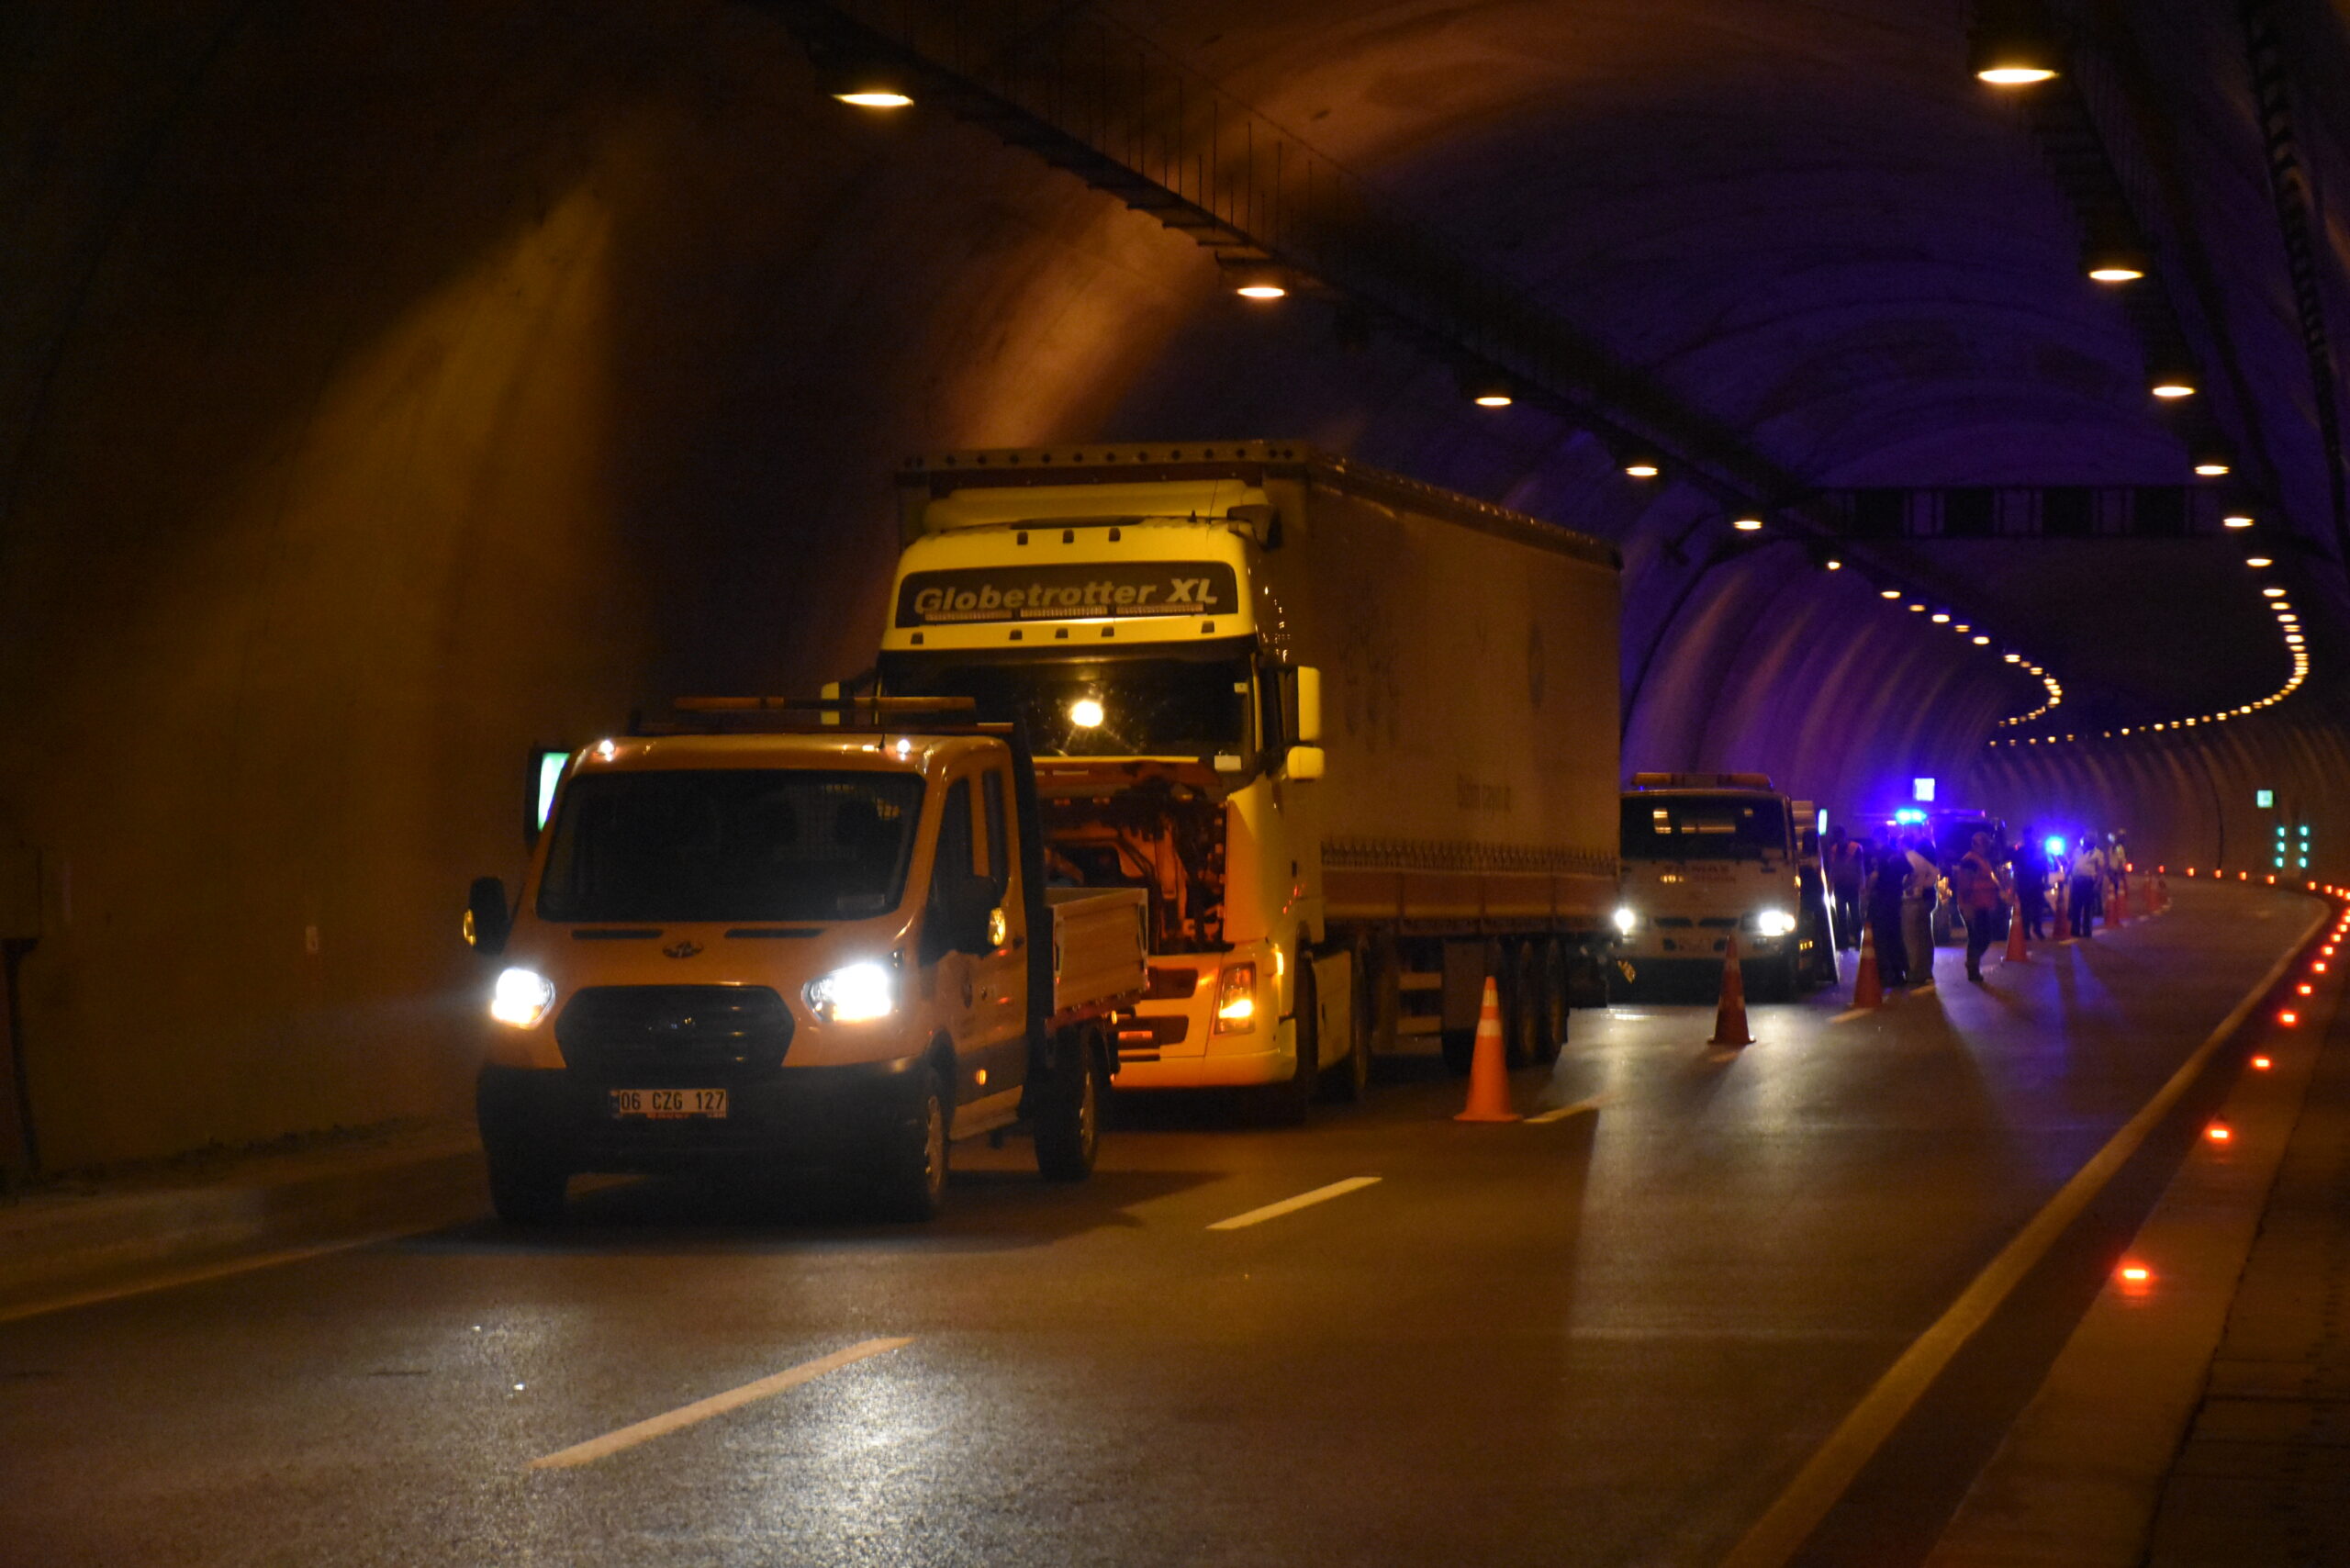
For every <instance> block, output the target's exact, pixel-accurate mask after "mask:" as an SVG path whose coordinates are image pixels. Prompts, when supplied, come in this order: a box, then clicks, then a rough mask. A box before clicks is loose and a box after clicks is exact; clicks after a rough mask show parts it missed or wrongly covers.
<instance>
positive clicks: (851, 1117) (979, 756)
mask: <svg viewBox="0 0 2350 1568" xmlns="http://www.w3.org/2000/svg"><path fill="white" fill-rule="evenodd" d="M815 706H819V705H816V704H805V705H803V704H790V703H780V702H777V701H774V700H762V699H704V700H688V701H685V702H681V703H680V704H679V708H680V711H681V714H682V715H683V717H682V720H681V722H679V723H677V724H674V725H669V726H664V727H662V728H661V729H660V730H658V731H655V732H650V733H643V734H631V735H628V736H625V737H620V738H615V739H610V740H605V741H602V742H599V743H598V744H597V745H593V746H589V747H588V748H587V749H585V750H583V751H581V752H579V753H578V754H576V756H573V757H572V759H571V760H570V763H569V765H568V767H566V769H565V774H564V777H563V778H562V780H561V783H560V784H559V786H558V788H557V790H556V793H555V797H554V808H553V814H552V818H551V821H550V823H549V825H548V827H547V829H546V831H545V832H544V833H543V834H542V835H541V836H540V839H539V841H538V843H537V845H536V846H535V848H534V851H533V853H532V858H531V864H530V868H529V871H528V873H527V875H526V876H525V877H524V879H523V883H522V888H521V896H520V902H519V903H518V904H515V905H512V906H509V903H508V902H507V895H506V890H505V887H504V885H503V883H502V882H501V881H499V880H498V879H495V878H486V879H480V880H478V881H476V883H475V885H474V888H473V891H472V896H471V898H470V900H469V902H468V907H467V911H466V918H465V933H466V936H467V939H468V940H469V941H470V942H471V943H472V944H473V945H474V946H475V947H476V949H477V950H479V951H481V952H483V953H485V954H486V955H494V956H496V958H497V959H498V966H499V967H498V975H497V979H496V981H495V984H494V988H493V994H492V996H491V999H490V1002H489V1005H488V1009H487V1011H488V1019H487V1021H486V1023H487V1028H488V1039H487V1061H486V1064H485V1066H484V1067H483V1069H482V1071H481V1075H480V1079H479V1083H478V1091H477V1112H478V1117H479V1121H480V1126H481V1135H482V1144H483V1148H484V1150H485V1152H486V1153H487V1159H488V1165H489V1175H490V1189H491V1195H492V1198H493V1200H494V1202H495V1204H496V1206H497V1209H498V1213H499V1215H501V1216H502V1217H505V1218H507V1219H509V1220H510V1221H517V1222H542V1221H545V1220H550V1219H553V1218H554V1217H556V1216H557V1215H560V1213H561V1212H562V1209H563V1204H564V1193H565V1182H567V1180H568V1179H569V1177H571V1176H572V1175H574V1174H576V1173H580V1172H585V1171H664V1170H688V1169H690V1170H705V1169H718V1170H727V1171H730V1172H738V1173H749V1174H762V1173H766V1172H771V1171H776V1170H789V1169H794V1168H800V1167H808V1166H822V1167H830V1168H834V1169H838V1170H845V1171H847V1172H849V1173H851V1174H852V1175H853V1176H854V1177H855V1179H856V1180H857V1181H858V1182H861V1183H862V1184H863V1185H864V1186H865V1188H866V1189H867V1192H868V1193H869V1194H870V1195H871V1196H872V1197H874V1198H875V1199H876V1200H878V1203H879V1204H880V1205H881V1206H882V1207H884V1208H885V1209H887V1210H888V1211H890V1212H891V1213H893V1214H896V1215H901V1216H904V1217H912V1218H927V1217H929V1216H930V1215H933V1214H934V1213H935V1212H936V1211H937V1209H938V1206H939V1204H940V1203H941V1201H942V1198H943V1194H944V1184H945V1181H946V1165H947V1144H948V1141H949V1140H950V1139H952V1138H958V1137H972V1136H976V1135H979V1134H982V1133H991V1132H1001V1131H1003V1130H1006V1129H1013V1128H1021V1129H1024V1130H1027V1131H1030V1132H1032V1133H1033V1134H1034V1135H1035V1145H1036V1159H1037V1163H1038V1166H1039V1168H1040V1169H1041V1170H1043V1171H1044V1173H1045V1174H1046V1176H1048V1177H1054V1178H1060V1179H1069V1180H1073V1179H1078V1178H1081V1177H1083V1176H1084V1175H1085V1174H1087V1173H1088V1172H1089V1171H1090V1170H1091V1168H1092V1164H1093V1159H1094V1155H1095V1149H1096V1147H1097V1140H1098V1137H1099V1126H1100V1121H1099V1114H1100V1104H1101V1100H1102V1093H1103V1092H1104V1090H1105V1089H1106V1087H1107V1084H1108V1081H1109V1079H1110V1077H1111V1075H1112V1074H1113V1072H1114V1071H1115V1070H1116V1058H1115V1056H1114V1053H1113V1050H1112V1048H1111V1046H1110V1043H1109V1040H1108V1038H1107V1036H1106V1034H1105V1029H1104V1025H1105V1024H1106V1021H1107V1020H1108V1019H1109V1018H1110V1017H1111V1016H1112V1015H1113V1013H1114V1012H1115V1011H1116V1009H1118V1008H1119V1007H1121V1006H1129V1005H1131V1004H1132V1003H1133V1002H1134V1001H1135V1000H1136V998H1137V997H1139V996H1140V995H1141V993H1142V991H1144V989H1145V980H1144V973H1143V953H1144V941H1145V934H1144V931H1143V924H1142V922H1143V915H1144V904H1143V900H1142V897H1141V895H1140V894H1138V893H1135V892H1131V891H1125V890H1101V891H1094V892H1083V891H1072V890H1054V889H1052V888H1050V887H1049V886H1048V885H1047V881H1048V879H1047V876H1046V871H1045V867H1044V859H1043V855H1042V841H1041V834H1040V829H1039V819H1038V816H1037V809H1036V793H1035V774H1034V769H1033V767H1032V765H1031V762H1030V758H1029V756H1028V754H1027V750H1026V748H1025V746H1024V745H1023V744H1021V743H1020V741H1019V738H1018V736H1017V734H1016V731H1015V729H1014V728H1013V726H1009V725H982V724H976V723H971V722H968V716H969V706H970V705H969V704H968V702H966V703H961V704H953V703H948V704H941V703H937V702H929V703H920V704H890V703H880V702H865V703H859V704H855V705H841V704H834V705H832V708H833V711H832V712H830V713H829V714H828V715H826V716H830V717H833V718H835V719H838V718H842V717H847V718H848V719H850V720H851V721H852V722H850V723H847V724H845V725H841V726H838V727H827V726H822V725H820V724H818V723H817V722H815V718H816V715H812V714H810V713H809V712H807V711H806V710H807V709H808V708H810V707H815ZM844 707H850V708H853V711H851V712H849V713H847V714H844V713H843V712H841V711H840V710H841V709H842V708H844ZM942 709H943V710H946V711H948V712H949V713H950V715H951V717H952V718H955V719H960V720H964V721H967V722H959V723H958V722H946V723H941V722H938V720H939V715H940V712H941V711H942Z"/></svg>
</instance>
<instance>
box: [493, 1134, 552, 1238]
mask: <svg viewBox="0 0 2350 1568" xmlns="http://www.w3.org/2000/svg"><path fill="white" fill-rule="evenodd" d="M482 1153H483V1155H484V1156H485V1157H486V1158H487V1161H488V1164H489V1206H490V1207H491V1208H492V1209H494V1210H495V1211H497V1214H498V1218H499V1219H500V1220H501V1221H503V1222H504V1223H506V1224H508V1225H527V1226H545V1225H557V1224H560V1223H562V1220H563V1206H564V1193H565V1189H566V1188H568V1187H569V1186H570V1185H571V1172H570V1171H568V1170H565V1169H564V1168H563V1166H562V1164H561V1163H560V1162H559V1161H557V1160H554V1159H551V1158H549V1157H548V1156H547V1155H546V1154H544V1153H543V1152H541V1151H540V1150H538V1149H534V1148H528V1147H526V1146H524V1145H521V1144H518V1143H512V1142H509V1141H507V1140H504V1139H491V1140H488V1141H486V1142H484V1143H483V1145H482Z"/></svg>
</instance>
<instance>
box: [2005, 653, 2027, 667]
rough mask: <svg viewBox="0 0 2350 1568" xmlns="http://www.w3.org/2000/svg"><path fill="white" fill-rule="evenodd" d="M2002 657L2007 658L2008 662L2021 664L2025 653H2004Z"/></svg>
mask: <svg viewBox="0 0 2350 1568" xmlns="http://www.w3.org/2000/svg"><path fill="white" fill-rule="evenodd" d="M2000 657H2002V658H2004V659H2006V660H2007V661H2008V663H2009V664H2011V665H2020V664H2021V663H2023V655H2021V654H2002V655H2000Z"/></svg>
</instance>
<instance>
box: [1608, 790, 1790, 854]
mask: <svg viewBox="0 0 2350 1568" xmlns="http://www.w3.org/2000/svg"><path fill="white" fill-rule="evenodd" d="M1786 850H1787V813H1786V808H1785V806H1783V805H1781V804H1780V802H1778V801H1774V800H1771V799H1769V798H1768V797H1764V798H1762V799H1755V798H1753V797H1751V796H1721V795H1716V796H1687V795H1628V796H1626V797H1625V798H1624V858H1625V859H1627V860H1749V859H1758V858H1760V857H1762V855H1763V854H1764V853H1766V852H1768V853H1771V854H1774V855H1784V854H1785V853H1786Z"/></svg>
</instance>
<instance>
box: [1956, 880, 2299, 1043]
mask: <svg viewBox="0 0 2350 1568" xmlns="http://www.w3.org/2000/svg"><path fill="white" fill-rule="evenodd" d="M1920 896H1923V895H1920ZM2300 1021H2301V1015H2300V1014H2298V1013H2296V1012H2294V1011H2293V1010H2292V1009H2291V1008H2289V1007H2288V1008H2287V1009H2286V1010H2285V1011H2284V1012H2282V1013H2279V1014H2277V1022H2278V1023H2279V1024H2282V1025H2285V1027H2287V1028H2288V1029H2289V1028H2291V1027H2292V1026H2293V1025H2296V1024H2299V1023H2300Z"/></svg>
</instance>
